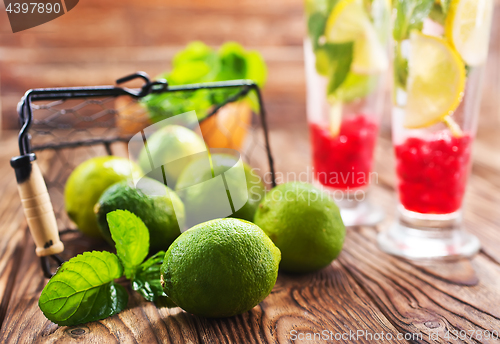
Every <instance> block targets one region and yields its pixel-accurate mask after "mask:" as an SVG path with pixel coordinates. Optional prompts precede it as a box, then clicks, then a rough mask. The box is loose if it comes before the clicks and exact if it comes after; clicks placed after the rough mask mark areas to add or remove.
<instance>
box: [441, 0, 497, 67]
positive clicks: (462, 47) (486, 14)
mask: <svg viewBox="0 0 500 344" xmlns="http://www.w3.org/2000/svg"><path fill="white" fill-rule="evenodd" d="M493 7H494V5H493V0H451V3H450V9H449V12H448V15H447V16H446V22H445V34H446V38H447V39H448V41H449V42H450V43H451V45H452V46H453V47H454V48H455V49H456V50H457V51H458V53H459V54H460V56H461V57H462V58H463V59H464V61H465V62H466V63H467V64H468V65H469V66H477V65H481V64H483V63H484V62H485V61H486V57H487V55H488V43H489V37H490V26H491V17H492V16H491V12H493Z"/></svg>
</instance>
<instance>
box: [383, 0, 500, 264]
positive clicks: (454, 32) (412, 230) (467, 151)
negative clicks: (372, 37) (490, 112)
mask: <svg viewBox="0 0 500 344" xmlns="http://www.w3.org/2000/svg"><path fill="white" fill-rule="evenodd" d="M394 6H395V10H396V18H395V22H394V27H393V37H394V55H393V56H394V61H393V65H394V68H393V75H394V83H393V85H394V89H393V91H394V93H393V113H392V116H393V118H392V132H393V143H394V150H395V155H396V175H397V189H398V194H399V205H398V219H397V221H396V223H395V224H394V225H393V226H392V227H391V229H390V230H389V231H388V232H385V233H382V234H380V236H379V244H380V246H381V248H382V249H383V250H385V251H387V252H389V253H392V254H396V255H399V256H403V257H407V258H449V257H457V256H458V257H460V256H471V255H473V254H475V253H476V252H477V251H478V250H479V247H480V244H479V241H478V240H477V238H476V237H474V236H472V235H471V234H469V233H467V232H465V231H464V229H463V228H462V221H461V217H462V203H463V198H464V193H465V188H466V183H467V176H468V174H469V170H470V161H471V149H472V142H473V141H474V136H475V133H476V124H477V117H478V110H479V102H480V93H481V90H480V86H481V78H482V72H483V66H484V64H485V61H486V57H487V51H488V41H489V32H490V26H491V16H492V12H493V0H450V1H443V0H441V1H436V2H435V1H434V0H397V1H396V2H395V4H394Z"/></svg>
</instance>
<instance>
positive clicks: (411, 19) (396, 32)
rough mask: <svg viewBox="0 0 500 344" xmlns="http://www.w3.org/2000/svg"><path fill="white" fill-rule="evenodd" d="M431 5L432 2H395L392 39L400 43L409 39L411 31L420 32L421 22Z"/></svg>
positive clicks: (431, 0) (400, 0) (416, 0)
mask: <svg viewBox="0 0 500 344" xmlns="http://www.w3.org/2000/svg"><path fill="white" fill-rule="evenodd" d="M433 5H434V0H395V4H394V6H395V8H396V13H397V14H396V19H395V21H394V28H393V36H394V39H395V40H396V41H402V40H405V39H407V38H408V37H409V35H410V32H411V31H412V30H419V31H420V30H422V25H423V21H424V19H425V18H426V17H427V16H428V15H429V12H430V11H431V9H432V6H433Z"/></svg>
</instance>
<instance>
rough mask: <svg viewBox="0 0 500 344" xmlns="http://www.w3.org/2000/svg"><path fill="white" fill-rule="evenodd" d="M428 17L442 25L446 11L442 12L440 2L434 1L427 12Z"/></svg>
mask: <svg viewBox="0 0 500 344" xmlns="http://www.w3.org/2000/svg"><path fill="white" fill-rule="evenodd" d="M429 18H430V19H432V20H433V21H435V22H436V23H438V24H440V25H444V23H445V20H446V13H445V12H444V8H443V6H442V5H441V4H438V3H434V5H432V9H431V11H430V12H429Z"/></svg>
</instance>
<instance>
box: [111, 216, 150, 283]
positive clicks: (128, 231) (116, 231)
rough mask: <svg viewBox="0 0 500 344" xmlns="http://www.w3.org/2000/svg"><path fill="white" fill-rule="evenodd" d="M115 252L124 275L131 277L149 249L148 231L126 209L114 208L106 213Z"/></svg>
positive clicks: (139, 220) (142, 223)
mask: <svg viewBox="0 0 500 344" xmlns="http://www.w3.org/2000/svg"><path fill="white" fill-rule="evenodd" d="M106 219H107V220H108V225H109V231H110V232H111V238H112V239H113V241H114V242H115V246H116V254H117V255H118V257H119V258H120V260H121V262H122V264H123V267H124V269H125V277H127V278H129V279H130V278H132V277H133V276H134V274H135V270H136V268H137V266H139V265H140V264H141V263H142V262H143V261H144V259H145V258H146V256H147V255H148V251H149V231H148V229H147V227H146V225H145V224H144V222H142V220H141V219H140V218H139V217H137V216H136V215H134V214H132V213H131V212H129V211H127V210H115V211H112V212H110V213H108V214H107V215H106Z"/></svg>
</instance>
